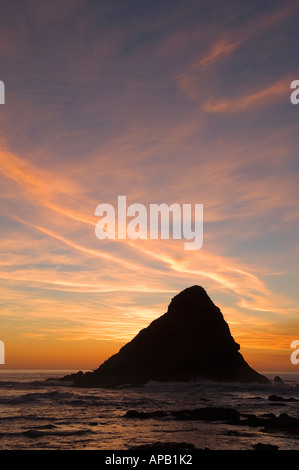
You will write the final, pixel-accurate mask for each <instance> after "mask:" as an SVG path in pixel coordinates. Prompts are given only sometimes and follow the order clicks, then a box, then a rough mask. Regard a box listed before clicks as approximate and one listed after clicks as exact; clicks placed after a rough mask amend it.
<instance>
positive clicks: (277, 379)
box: [274, 375, 284, 385]
mask: <svg viewBox="0 0 299 470" xmlns="http://www.w3.org/2000/svg"><path fill="white" fill-rule="evenodd" d="M274 383H275V384H278V385H284V381H283V380H282V379H281V378H280V377H279V375H277V376H276V377H274Z"/></svg>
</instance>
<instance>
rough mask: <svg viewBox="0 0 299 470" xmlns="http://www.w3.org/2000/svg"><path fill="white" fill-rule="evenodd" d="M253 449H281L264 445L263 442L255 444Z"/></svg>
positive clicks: (271, 445)
mask: <svg viewBox="0 0 299 470" xmlns="http://www.w3.org/2000/svg"><path fill="white" fill-rule="evenodd" d="M252 447H253V448H254V449H255V450H278V449H279V447H278V446H275V445H273V444H262V443H261V442H258V443H257V444H254V445H253V446H252Z"/></svg>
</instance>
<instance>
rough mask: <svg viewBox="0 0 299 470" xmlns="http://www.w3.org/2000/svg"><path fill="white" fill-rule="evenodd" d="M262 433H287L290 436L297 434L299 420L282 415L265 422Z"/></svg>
mask: <svg viewBox="0 0 299 470" xmlns="http://www.w3.org/2000/svg"><path fill="white" fill-rule="evenodd" d="M264 432H287V433H292V434H298V433H299V419H298V418H294V417H292V416H289V415H287V414H286V413H282V414H281V415H279V416H278V418H275V419H269V420H267V421H266V422H265V429H264Z"/></svg>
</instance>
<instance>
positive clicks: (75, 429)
mask: <svg viewBox="0 0 299 470" xmlns="http://www.w3.org/2000/svg"><path fill="white" fill-rule="evenodd" d="M70 372H73V371H0V449H9V450H29V449H30V450H31V449H42V450H44V449H50V450H51V449H53V450H57V449H61V450H85V449H86V450H127V449H130V448H132V447H133V446H137V445H141V444H151V443H154V442H157V441H160V442H187V443H190V444H193V445H195V447H196V448H199V449H204V448H209V449H212V450H226V449H232V450H251V449H252V446H253V445H254V444H257V443H264V444H268V443H270V444H274V445H277V446H279V449H281V450H298V449H299V433H295V434H290V433H288V432H285V431H284V430H281V431H280V432H275V433H274V434H272V433H271V434H268V433H265V432H263V431H262V428H261V427H249V426H237V425H233V424H224V423H222V422H202V421H176V420H174V419H173V417H171V416H166V417H164V418H159V419H147V420H138V419H137V420H136V419H127V418H124V415H125V413H126V412H127V411H128V410H133V409H134V410H138V411H155V410H163V411H170V410H180V409H186V408H189V409H194V408H200V407H206V406H209V407H210V406H217V407H219V406H221V407H222V406H223V407H230V408H234V409H236V410H238V411H239V412H240V413H246V414H252V413H253V414H255V415H257V416H261V415H263V414H265V413H274V414H275V416H279V415H280V414H281V413H287V414H288V415H289V416H293V417H297V418H299V387H296V385H297V384H299V374H280V373H278V374H264V375H267V376H268V377H269V378H270V379H273V377H274V376H275V375H280V377H281V378H282V379H283V380H284V382H285V385H278V384H273V385H241V384H215V383H209V382H198V383H190V384H179V383H169V384H159V383H150V384H148V385H147V386H146V387H144V388H134V389H133V388H127V389H121V390H107V389H78V388H73V387H70V386H65V385H62V384H61V383H57V382H56V381H53V382H51V383H50V382H46V383H45V382H44V380H45V379H47V378H48V377H53V378H58V377H61V376H63V375H65V374H67V373H70ZM272 394H275V395H278V396H282V397H285V398H290V397H293V398H296V399H298V402H296V401H294V402H271V401H269V400H268V397H269V395H272Z"/></svg>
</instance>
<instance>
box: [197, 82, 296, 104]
mask: <svg viewBox="0 0 299 470" xmlns="http://www.w3.org/2000/svg"><path fill="white" fill-rule="evenodd" d="M289 83H290V79H289V78H288V79H282V80H278V81H277V82H275V83H273V84H270V85H269V86H267V87H266V88H262V89H260V90H257V91H255V92H254V93H251V94H246V95H242V96H238V97H236V98H233V99H230V100H229V99H219V100H217V101H207V102H205V103H203V105H202V107H203V109H204V111H205V112H207V113H238V112H244V111H249V110H252V109H256V108H257V107H260V106H266V105H267V104H271V103H273V102H275V103H276V102H277V99H279V98H284V97H287V95H288V93H289Z"/></svg>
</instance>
